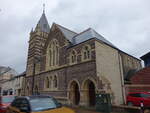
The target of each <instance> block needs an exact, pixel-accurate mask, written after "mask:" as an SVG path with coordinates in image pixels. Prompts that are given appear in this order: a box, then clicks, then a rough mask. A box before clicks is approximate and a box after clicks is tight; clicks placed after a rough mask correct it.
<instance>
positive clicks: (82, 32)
mask: <svg viewBox="0 0 150 113" xmlns="http://www.w3.org/2000/svg"><path fill="white" fill-rule="evenodd" d="M90 29H91V28H90V27H89V28H87V29H85V30H84V31H82V32H80V33H79V34H77V35H75V36H74V37H73V38H75V37H77V36H79V35H81V34H83V33H85V32H87V31H88V30H90Z"/></svg>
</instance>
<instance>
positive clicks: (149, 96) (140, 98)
mask: <svg viewBox="0 0 150 113" xmlns="http://www.w3.org/2000/svg"><path fill="white" fill-rule="evenodd" d="M141 103H143V106H144V107H150V93H149V92H132V93H129V94H128V96H127V105H129V106H141Z"/></svg>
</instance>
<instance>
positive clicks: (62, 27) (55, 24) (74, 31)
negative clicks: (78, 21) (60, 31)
mask: <svg viewBox="0 0 150 113" xmlns="http://www.w3.org/2000/svg"><path fill="white" fill-rule="evenodd" d="M54 24H55V25H57V26H59V27H62V28H64V29H66V30H68V31H70V32H72V33H75V34H78V33H76V32H75V31H72V30H70V29H68V28H66V27H64V26H61V25H59V24H56V23H54Z"/></svg>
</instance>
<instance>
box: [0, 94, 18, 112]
mask: <svg viewBox="0 0 150 113" xmlns="http://www.w3.org/2000/svg"><path fill="white" fill-rule="evenodd" d="M14 99H15V96H0V113H5V112H6V108H7V107H8V106H9V105H10V104H11V102H12V101H13V100H14Z"/></svg>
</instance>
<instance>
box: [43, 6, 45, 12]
mask: <svg viewBox="0 0 150 113" xmlns="http://www.w3.org/2000/svg"><path fill="white" fill-rule="evenodd" d="M43 13H45V4H43Z"/></svg>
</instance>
